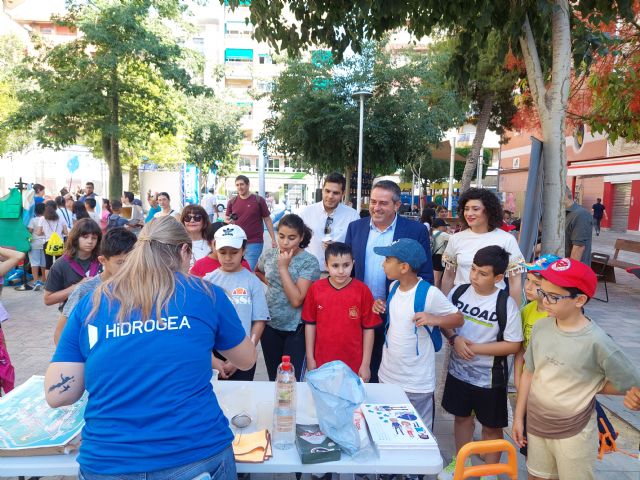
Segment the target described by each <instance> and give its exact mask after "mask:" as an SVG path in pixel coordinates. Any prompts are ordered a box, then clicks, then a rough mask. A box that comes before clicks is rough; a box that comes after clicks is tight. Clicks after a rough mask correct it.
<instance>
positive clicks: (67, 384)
mask: <svg viewBox="0 0 640 480" xmlns="http://www.w3.org/2000/svg"><path fill="white" fill-rule="evenodd" d="M75 378H76V377H74V376H73V375H71V376H68V377H65V376H64V373H61V374H60V383H55V384H53V385H51V386H50V387H49V391H50V392H53V391H54V390H56V389H57V390H59V391H58V393H64V392H66V391H67V390H69V389H70V388H71V383H74V382H75V381H76V380H75Z"/></svg>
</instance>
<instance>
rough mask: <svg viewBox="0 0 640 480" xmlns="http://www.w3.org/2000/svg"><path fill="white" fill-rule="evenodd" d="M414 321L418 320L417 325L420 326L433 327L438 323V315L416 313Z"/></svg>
mask: <svg viewBox="0 0 640 480" xmlns="http://www.w3.org/2000/svg"><path fill="white" fill-rule="evenodd" d="M413 321H414V322H416V326H418V327H424V326H425V325H427V326H429V327H432V326H434V325H437V324H438V320H437V318H436V316H435V315H431V314H430V313H427V312H418V313H416V314H415V315H414V316H413Z"/></svg>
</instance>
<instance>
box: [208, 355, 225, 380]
mask: <svg viewBox="0 0 640 480" xmlns="http://www.w3.org/2000/svg"><path fill="white" fill-rule="evenodd" d="M211 366H212V367H213V368H215V369H216V370H218V378H222V379H223V380H226V379H227V374H226V373H224V362H223V361H222V360H220V359H219V358H218V357H215V356H214V355H213V354H211Z"/></svg>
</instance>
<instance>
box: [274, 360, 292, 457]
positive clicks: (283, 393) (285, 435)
mask: <svg viewBox="0 0 640 480" xmlns="http://www.w3.org/2000/svg"><path fill="white" fill-rule="evenodd" d="M275 390H276V391H275V400H274V402H273V433H272V438H271V441H272V442H273V446H274V447H276V448H279V449H280V450H286V449H288V448H291V447H293V445H294V442H295V437H296V375H295V371H294V368H293V365H292V364H291V358H290V357H289V355H284V356H283V357H282V363H281V364H280V365H279V366H278V373H277V375H276V385H275Z"/></svg>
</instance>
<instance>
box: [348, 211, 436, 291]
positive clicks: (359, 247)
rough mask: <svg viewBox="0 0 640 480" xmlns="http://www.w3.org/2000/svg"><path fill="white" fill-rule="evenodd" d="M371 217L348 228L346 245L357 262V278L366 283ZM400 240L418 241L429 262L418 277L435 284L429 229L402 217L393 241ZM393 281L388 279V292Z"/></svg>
mask: <svg viewBox="0 0 640 480" xmlns="http://www.w3.org/2000/svg"><path fill="white" fill-rule="evenodd" d="M370 224H371V217H364V218H361V219H360V220H355V221H353V222H351V223H350V224H349V227H348V228H347V237H346V238H345V241H344V243H346V244H347V245H350V246H351V249H352V250H353V259H354V260H355V261H356V268H355V277H356V278H357V279H358V280H361V281H363V282H364V264H365V259H366V256H367V255H366V254H367V241H368V240H369V225H370ZM399 238H412V239H414V240H417V241H418V242H419V243H420V244H421V245H422V247H423V248H424V251H425V253H426V254H427V261H426V262H424V263H423V264H422V267H421V268H420V270H419V271H418V276H419V277H421V278H423V279H424V280H426V281H427V282H429V283H431V284H433V264H432V263H431V245H430V244H429V231H428V230H427V227H426V226H424V225H423V224H422V223H420V222H416V221H415V220H408V219H406V218H404V217H402V216H400V215H398V219H397V221H396V228H395V231H394V232H393V240H398V239H399ZM390 283H391V281H390V280H389V279H387V291H389V284H390Z"/></svg>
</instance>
